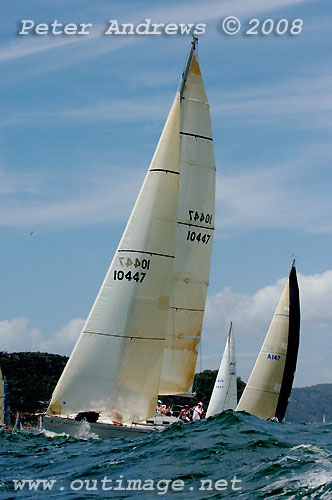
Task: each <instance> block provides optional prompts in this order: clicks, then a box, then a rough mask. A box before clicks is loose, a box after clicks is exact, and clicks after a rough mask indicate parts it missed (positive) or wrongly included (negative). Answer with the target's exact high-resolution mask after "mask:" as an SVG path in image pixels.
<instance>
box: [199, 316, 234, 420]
mask: <svg viewBox="0 0 332 500" xmlns="http://www.w3.org/2000/svg"><path fill="white" fill-rule="evenodd" d="M236 405H237V381H236V359H235V343H234V334H233V326H232V323H231V325H230V327H229V333H228V337H227V341H226V346H225V350H224V354H223V357H222V359H221V363H220V368H219V371H218V374H217V378H216V381H215V384H214V387H213V391H212V394H211V398H210V402H209V406H208V409H207V411H206V417H210V416H211V415H216V414H217V413H221V412H222V411H225V410H235V408H236Z"/></svg>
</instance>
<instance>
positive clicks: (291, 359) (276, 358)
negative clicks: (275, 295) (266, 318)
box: [236, 262, 300, 421]
mask: <svg viewBox="0 0 332 500" xmlns="http://www.w3.org/2000/svg"><path fill="white" fill-rule="evenodd" d="M299 341H300V299H299V287H298V283H297V277H296V268H295V263H294V262H293V265H292V269H291V271H290V274H289V278H288V280H287V282H286V285H285V288H284V290H283V292H282V295H281V298H280V301H279V304H278V307H277V309H276V311H275V314H274V317H273V319H272V322H271V325H270V328H269V330H268V332H267V334H266V337H265V341H264V343H263V346H262V348H261V351H260V353H259V355H258V358H257V361H256V363H255V366H254V368H253V370H252V372H251V375H250V377H249V380H248V383H247V385H246V387H245V389H244V391H243V394H242V396H241V399H240V401H239V404H238V406H237V408H236V411H246V412H247V413H251V414H252V415H256V416H257V417H260V418H264V419H265V420H267V419H269V418H277V419H278V420H279V421H282V420H283V419H284V416H285V413H286V409H287V405H288V399H289V396H290V393H291V390H292V385H293V379H294V374H295V369H296V362H297V354H298V348H299Z"/></svg>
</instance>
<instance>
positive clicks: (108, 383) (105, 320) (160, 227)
mask: <svg viewBox="0 0 332 500" xmlns="http://www.w3.org/2000/svg"><path fill="white" fill-rule="evenodd" d="M188 60H190V63H189V64H187V67H186V70H185V72H184V74H183V77H182V82H181V85H180V89H179V91H178V92H177V94H176V97H175V100H174V103H173V106H172V108H171V111H170V113H169V116H168V119H167V122H166V124H165V127H164V130H163V133H162V135H161V138H160V140H159V143H158V146H157V149H156V152H155V154H154V157H153V159H152V162H151V165H150V168H149V170H148V173H147V175H146V178H145V181H144V183H143V186H142V188H141V191H140V194H139V196H138V199H137V201H136V204H135V206H134V209H133V211H132V214H131V216H130V219H129V221H128V224H127V227H126V229H125V231H124V234H123V237H122V239H121V241H120V244H119V247H118V249H117V251H116V253H115V256H114V258H113V261H112V263H111V265H110V268H109V270H108V272H107V274H106V277H105V280H104V282H103V284H102V286H101V289H100V291H99V293H98V296H97V298H96V300H95V303H94V305H93V307H92V309H91V312H90V314H89V317H88V319H87V321H86V323H85V325H84V327H83V330H82V332H81V334H80V337H79V339H78V341H77V343H76V345H75V347H74V350H73V352H72V354H71V356H70V359H69V361H68V363H67V365H66V367H65V370H64V372H63V374H62V376H61V377H60V380H59V382H58V384H57V386H56V388H55V390H54V393H53V396H52V399H51V402H50V405H49V408H48V413H51V414H54V415H73V414H77V413H79V412H84V411H96V412H98V413H101V414H102V416H103V417H106V418H110V419H113V420H116V421H120V422H123V423H130V422H137V421H141V420H145V419H146V418H147V417H150V416H152V415H153V414H154V412H155V406H156V401H157V396H158V393H159V392H160V377H161V369H162V365H163V374H164V375H163V376H165V377H167V374H166V372H165V371H164V370H165V367H166V368H167V370H169V369H172V367H173V366H174V375H175V376H176V377H177V378H179V383H178V384H177V385H176V388H177V389H178V388H181V391H179V392H183V390H182V387H183V388H184V387H185V389H187V388H188V383H189V385H190V381H191V378H192V376H193V371H194V367H195V361H196V355H197V354H196V346H197V344H198V340H199V335H200V328H201V320H202V317H203V310H204V305H205V296H206V288H207V285H208V271H209V265H210V254H211V244H212V231H213V223H214V220H213V217H214V211H213V206H214V176H215V167H214V160H213V150H212V142H211V141H212V139H211V130H210V128H209V127H210V125H209V123H210V121H209V116H208V114H207V113H208V111H206V110H205V108H206V109H207V110H208V105H207V103H206V102H205V101H206V96H205V92H204V93H203V90H202V89H201V84H200V82H201V76H200V71H199V67H198V63H197V58H196V50H195V41H194V42H193V44H192V47H191V50H190V55H189V58H188ZM203 100H204V105H203ZM188 103H189V104H188ZM190 103H191V104H190ZM203 108H204V109H203ZM195 121H197V125H195V123H194V122H195ZM205 191H206V193H205ZM196 197H197V199H196ZM179 207H180V208H179ZM203 218H204V221H203V220H201V219H203ZM182 246H183V248H182ZM195 247H196V248H195ZM196 267H197V268H198V269H196ZM177 282H179V283H177ZM189 295H192V296H193V299H192V300H189ZM191 309H193V311H191ZM178 311H181V312H178ZM191 313H192V314H191ZM192 315H193V316H195V318H196V316H197V318H198V320H197V319H195V320H193V319H192ZM173 332H175V336H173ZM166 333H167V335H166ZM165 337H167V340H166V345H165ZM173 337H174V339H176V341H177V342H179V344H180V345H181V347H180V354H181V355H180V357H179V356H177V357H176V359H175V360H174V356H173V349H174V348H177V346H175V345H174V339H173ZM180 338H181V340H180ZM182 339H183V340H182ZM171 350H172V352H170V351H171ZM165 353H166V354H167V355H169V354H171V358H170V361H171V364H170V363H168V359H167V363H165V362H164V358H165ZM174 361H175V363H174ZM180 362H181V364H182V366H181V367H180V366H179V363H180ZM166 365H167V366H166ZM175 370H177V373H175ZM172 375H173V374H172ZM167 381H168V379H167Z"/></svg>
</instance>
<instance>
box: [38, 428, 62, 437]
mask: <svg viewBox="0 0 332 500" xmlns="http://www.w3.org/2000/svg"><path fill="white" fill-rule="evenodd" d="M39 432H40V434H44V436H46V437H48V438H54V437H60V436H61V437H69V434H66V433H65V432H61V434H57V433H56V432H53V431H48V430H47V429H40V430H39Z"/></svg>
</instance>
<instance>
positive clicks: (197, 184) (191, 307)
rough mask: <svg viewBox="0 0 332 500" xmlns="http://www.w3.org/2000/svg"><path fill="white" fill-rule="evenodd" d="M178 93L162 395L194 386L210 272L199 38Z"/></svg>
mask: <svg viewBox="0 0 332 500" xmlns="http://www.w3.org/2000/svg"><path fill="white" fill-rule="evenodd" d="M179 94H180V124H181V128H180V186H179V209H178V218H177V234H176V252H175V262H174V270H173V278H172V292H171V302H170V308H169V317H168V325H167V333H166V341H165V348H164V353H163V365H162V373H161V379H160V388H159V394H161V395H162V394H180V393H184V392H186V391H188V390H189V389H190V387H191V386H192V382H193V377H194V371H195V365H196V359H197V352H198V345H199V341H200V335H201V328H202V321H203V315H204V309H205V302H206V294H207V288H208V283H209V274H210V261H211V250H212V240H213V230H214V205H215V175H216V167H215V160H214V151H213V141H212V131H211V121H210V111H209V104H208V100H207V96H206V92H205V88H204V84H203V80H202V75H201V71H200V67H199V64H198V58H197V51H196V40H195V38H194V39H193V42H192V46H191V49H190V52H189V55H188V59H187V63H186V66H185V70H184V72H183V76H182V80H181V82H180V87H179Z"/></svg>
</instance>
